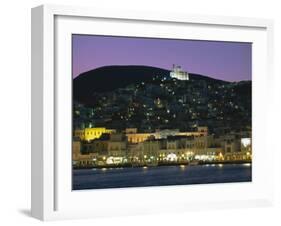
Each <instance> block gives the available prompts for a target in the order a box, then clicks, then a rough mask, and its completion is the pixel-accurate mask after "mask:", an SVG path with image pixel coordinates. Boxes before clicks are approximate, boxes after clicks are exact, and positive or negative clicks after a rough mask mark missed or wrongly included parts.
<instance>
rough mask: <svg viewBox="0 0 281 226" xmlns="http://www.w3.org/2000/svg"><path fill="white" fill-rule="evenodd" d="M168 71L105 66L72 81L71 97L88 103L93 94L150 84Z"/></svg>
mask: <svg viewBox="0 0 281 226" xmlns="http://www.w3.org/2000/svg"><path fill="white" fill-rule="evenodd" d="M169 73H170V71H169V70H166V69H162V68H157V67H149V66H133V65H132V66H131V65H130V66H106V67H100V68H97V69H94V70H91V71H88V72H84V73H82V74H80V75H79V76H78V77H76V78H75V79H74V81H73V97H74V100H76V101H79V102H82V103H83V102H84V103H85V102H86V103H87V102H89V100H90V99H91V96H92V95H93V93H94V92H108V91H112V90H115V89H118V88H123V87H126V86H128V85H130V84H134V83H140V82H145V83H149V82H152V79H153V77H154V76H159V77H161V76H163V77H167V76H169ZM189 76H190V81H198V80H204V81H206V82H208V83H227V82H225V81H221V80H216V79H213V78H210V77H207V76H203V75H198V74H192V73H191V74H189Z"/></svg>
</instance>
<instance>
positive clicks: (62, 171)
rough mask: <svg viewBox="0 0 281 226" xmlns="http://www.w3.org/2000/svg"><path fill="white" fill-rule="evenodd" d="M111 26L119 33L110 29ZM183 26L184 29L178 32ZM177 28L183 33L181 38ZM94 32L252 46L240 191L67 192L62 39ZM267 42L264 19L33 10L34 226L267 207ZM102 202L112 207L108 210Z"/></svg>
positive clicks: (268, 24) (65, 42)
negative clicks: (247, 142)
mask: <svg viewBox="0 0 281 226" xmlns="http://www.w3.org/2000/svg"><path fill="white" fill-rule="evenodd" d="M118 26H120V27H122V28H124V29H119V30H117V29H116V27H118ZM188 26H189V27H188ZM120 27H119V28H120ZM134 27H137V29H134ZM186 27H188V28H189V29H185V28H186ZM93 28H95V29H93ZM155 28H159V29H156V30H157V32H155ZM163 28H164V29H163ZM165 28H169V29H165ZM180 29H183V30H186V32H182V33H181V32H179V30H180ZM129 30H130V34H128V33H129ZM191 31H192V32H191ZM214 31H215V32H214ZM97 32H98V34H110V35H112V34H113V35H117V36H118V35H121V36H122V35H129V36H130V35H131V36H134V35H135V36H147V37H178V38H186V39H189V38H191V39H208V40H225V41H248V42H252V43H253V46H254V47H253V65H252V66H253V119H252V120H253V153H254V155H253V181H252V182H251V183H246V184H245V183H230V184H211V185H185V186H169V187H165V186H164V187H153V188H152V187H146V188H124V189H106V190H103V189H101V190H87V191H74V192H72V191H71V161H69V160H70V158H71V143H70V142H69V141H70V140H71V111H70V109H71V85H70V84H71V79H72V75H71V64H70V65H69V63H70V61H69V60H70V58H71V45H70V46H69V41H70V40H71V39H70V37H69V35H71V34H72V33H84V34H97ZM173 32H174V33H173ZM174 35H175V36H174ZM272 39H273V22H272V21H271V20H265V19H254V18H240V17H239V18H238V17H221V16H201V15H185V14H172V13H168V12H166V13H165V12H163V13H161V14H160V13H157V14H156V13H153V12H135V11H134V12H133V11H118V10H114V9H111V10H102V9H95V8H94V9H91V8H83V7H71V6H56V5H43V6H39V7H36V8H33V9H32V177H31V178H32V186H31V189H32V191H31V193H32V200H31V213H32V216H33V217H35V218H38V219H41V220H56V219H70V218H89V217H98V216H115V215H130V214H145V213H157V212H174V211H187V210H196V209H211V208H233V207H250V206H251V207H253V206H265V205H271V204H272V203H273V179H272V177H269V176H268V175H270V173H272V172H273V166H272V162H273V157H272V156H273V150H270V149H268V148H267V147H268V143H267V139H266V134H267V131H266V128H267V126H266V118H267V117H270V110H271V109H272V108H273V106H271V105H270V101H267V98H268V97H269V95H270V94H271V85H272V83H273V79H272V76H273V75H272V62H273V59H272V58H273V53H272V52H273V46H272V45H273V40H272ZM62 137H68V138H65V139H62ZM264 152H266V154H264ZM161 197H165V199H163V198H161ZM107 200H113V201H112V203H110V205H109V204H108V201H107ZM93 203H95V204H94V205H93Z"/></svg>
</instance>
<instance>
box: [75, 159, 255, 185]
mask: <svg viewBox="0 0 281 226" xmlns="http://www.w3.org/2000/svg"><path fill="white" fill-rule="evenodd" d="M251 180H252V167H251V164H250V163H245V164H207V165H195V166H188V165H178V166H161V167H160V166H159V167H153V166H151V167H150V166H145V167H135V168H101V169H96V168H94V169H82V170H74V171H73V189H74V190H75V189H101V188H121V187H143V186H161V185H184V184H205V183H226V182H246V181H251Z"/></svg>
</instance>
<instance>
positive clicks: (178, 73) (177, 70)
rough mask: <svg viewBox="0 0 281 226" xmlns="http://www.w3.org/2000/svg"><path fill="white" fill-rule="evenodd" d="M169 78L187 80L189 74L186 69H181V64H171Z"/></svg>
mask: <svg viewBox="0 0 281 226" xmlns="http://www.w3.org/2000/svg"><path fill="white" fill-rule="evenodd" d="M170 76H171V78H176V79H178V80H189V75H188V73H187V72H186V71H183V70H182V69H181V66H178V65H175V64H173V68H172V71H171V72H170Z"/></svg>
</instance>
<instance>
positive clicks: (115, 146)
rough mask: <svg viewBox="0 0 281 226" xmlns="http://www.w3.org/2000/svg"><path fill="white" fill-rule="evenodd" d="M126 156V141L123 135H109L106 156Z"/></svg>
mask: <svg viewBox="0 0 281 226" xmlns="http://www.w3.org/2000/svg"><path fill="white" fill-rule="evenodd" d="M126 155H127V139H126V137H125V136H124V134H111V135H110V139H109V141H108V156H111V157H122V158H125V157H126Z"/></svg>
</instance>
